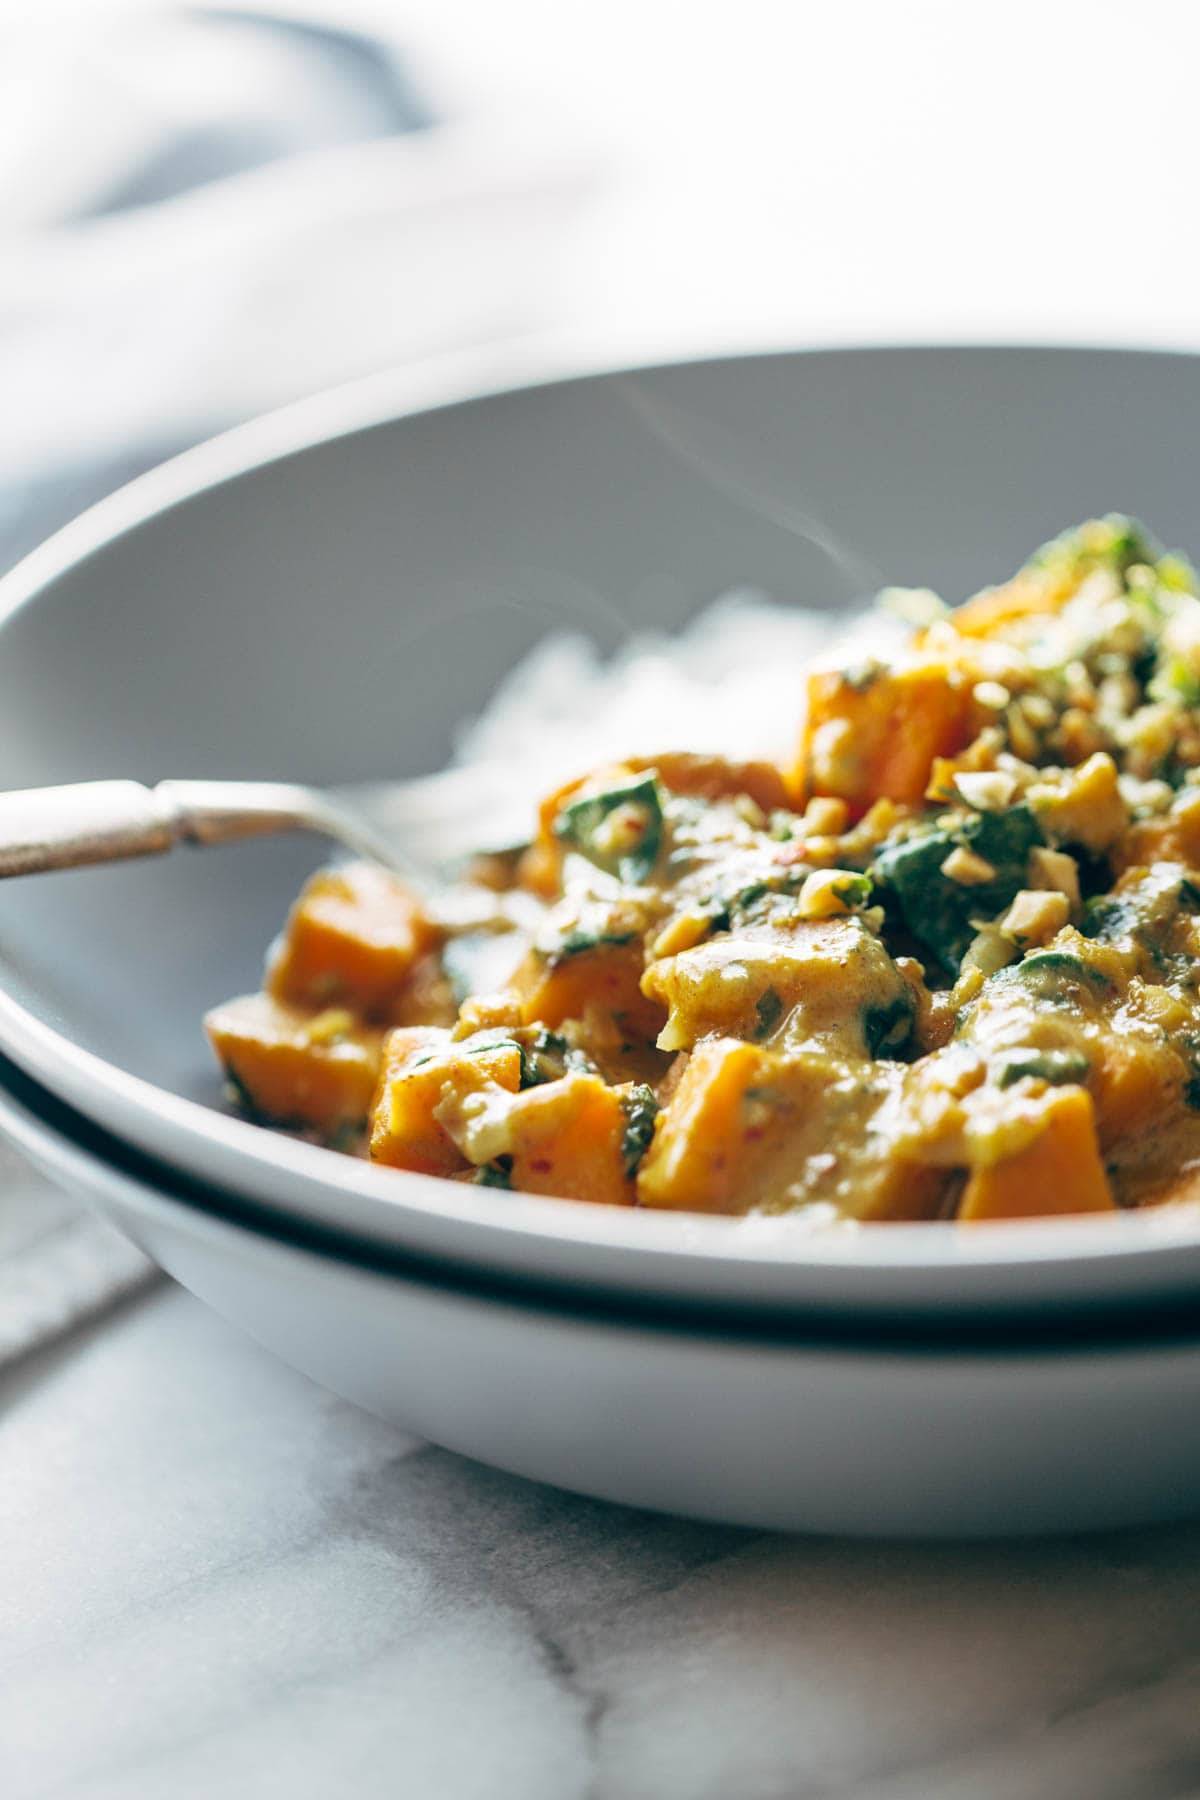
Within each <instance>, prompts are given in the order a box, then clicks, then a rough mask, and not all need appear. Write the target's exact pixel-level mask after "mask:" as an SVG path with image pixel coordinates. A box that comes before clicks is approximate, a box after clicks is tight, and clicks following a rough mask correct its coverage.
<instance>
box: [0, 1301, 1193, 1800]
mask: <svg viewBox="0 0 1200 1800" xmlns="http://www.w3.org/2000/svg"><path fill="white" fill-rule="evenodd" d="M0 1395H2V1397H3V1400H4V1415H3V1421H2V1423H0V1542H2V1543H3V1544H4V1546H5V1567H6V1574H5V1580H4V1594H3V1600H2V1602H0V1790H2V1791H3V1792H4V1794H5V1795H6V1796H7V1800H68V1797H70V1800H76V1797H79V1800H83V1797H86V1800H143V1797H145V1800H159V1797H160V1796H169V1797H170V1800H193V1797H194V1800H201V1797H203V1800H211V1797H212V1796H215V1795H221V1796H226V1795H232V1796H242V1795H247V1796H260V1795H262V1796H276V1795H278V1796H280V1797H283V1796H287V1800H309V1797H311V1800H324V1797H325V1796H332V1795H340V1794H349V1793H353V1794H354V1795H355V1796H356V1797H358V1800H375V1797H376V1796H391V1795H404V1796H405V1797H406V1800H424V1797H425V1796H430V1797H431V1800H432V1797H435V1796H436V1797H437V1800H476V1797H478V1800H506V1797H507V1796H512V1797H513V1800H543V1797H544V1800H774V1797H779V1800H791V1797H793V1796H796V1797H801V1796H802V1797H804V1800H840V1797H847V1796H854V1797H855V1800H959V1797H960V1796H970V1797H971V1800H975V1797H977V1796H984V1797H986V1800H993V1797H994V1800H1043V1797H1045V1796H1055V1797H1056V1800H1058V1797H1060V1796H1063V1797H1070V1796H1075V1795H1078V1796H1080V1797H1081V1800H1083V1797H1084V1796H1086V1797H1087V1800H1185V1797H1186V1796H1189V1795H1197V1794H1200V1526H1196V1527H1185V1528H1176V1529H1172V1530H1159V1531H1154V1532H1144V1533H1135V1534H1122V1535H1120V1536H1110V1537H1103V1538H1091V1539H1081V1540H1076V1541H1060V1542H1038V1543H1029V1544H1017V1545H1002V1546H995V1545H985V1546H974V1547H969V1546H968V1547H959V1546H945V1545H940V1546H939V1545H917V1546H913V1545H907V1546H893V1545H873V1544H853V1543H841V1542H834V1541H830V1540H811V1539H809V1540H805V1539H787V1538H774V1537H766V1536H761V1535H755V1534H751V1533H748V1532H742V1531H735V1530H722V1529H718V1528H714V1527H711V1526H702V1525H694V1524H687V1523H683V1522H680V1521H677V1520H671V1519H665V1518H658V1517H654V1516H650V1515H647V1514H641V1513H634V1512H628V1511H624V1510H622V1509H620V1508H616V1507H611V1506H604V1505H600V1504H597V1503H594V1502H590V1501H587V1500H582V1499H578V1498H575V1497H572V1496H569V1495H564V1494H560V1493H556V1492H554V1491H551V1490H549V1489H546V1488H539V1487H535V1486H533V1485H531V1484H529V1483H526V1482H522V1481H519V1480H516V1479H514V1478H511V1477H509V1476H505V1475H501V1474H497V1473H495V1472H493V1471H489V1470H486V1469H482V1468H479V1467H476V1466H474V1465H472V1464H470V1463H467V1462H464V1461H462V1460H461V1459H459V1458H457V1457H454V1456H450V1455H448V1454H446V1453H444V1452H442V1451H439V1450H436V1449H432V1448H430V1447H428V1446H425V1445H423V1444H421V1443H419V1442H417V1441H415V1440H412V1439H407V1438H405V1437H403V1436H402V1435H401V1434H399V1433H397V1432H396V1431H394V1430H393V1429H392V1428H390V1427H388V1426H386V1425H383V1424H381V1423H379V1422H378V1421H376V1420H374V1419H371V1418H369V1417H367V1416H366V1415H365V1414H362V1413H360V1412H357V1411H355V1410H354V1409H353V1408H351V1407H349V1406H347V1405H345V1404H343V1403H342V1402H340V1401H338V1400H336V1399H334V1398H332V1397H331V1396H329V1395H327V1394H324V1393H322V1392H320V1391H319V1390H318V1389H316V1388H314V1387H312V1386H311V1385H309V1384H308V1383H307V1382H305V1381H304V1380H303V1379H301V1378H300V1377H299V1376H297V1375H295V1374H293V1373H291V1372H290V1371H289V1370H287V1369H285V1368H284V1367H283V1366H281V1365H280V1364H278V1363H276V1362H275V1361H273V1360H272V1359H271V1358H269V1357H268V1356H266V1355H264V1354H263V1353H261V1352H260V1351H258V1350H257V1349H256V1348H255V1347H254V1346H253V1345H251V1344H250V1343H248V1342H247V1341H246V1340H245V1339H243V1338H242V1337H240V1336H239V1335H237V1334H235V1333H234V1332H233V1331H232V1330H230V1329H229V1328H228V1327H226V1326H225V1325H224V1324H223V1323H222V1322H221V1321H219V1320H217V1319H215V1318H213V1317H212V1316H210V1315H209V1314H207V1313H206V1312H204V1311H203V1310H202V1309H201V1308H200V1307H199V1306H198V1305H197V1304H196V1303H195V1302H193V1301H192V1300H190V1299H189V1298H187V1297H186V1296H184V1295H183V1294H181V1293H179V1292H178V1291H176V1290H167V1291H164V1292H160V1293H157V1294H155V1295H153V1296H152V1297H150V1298H149V1299H148V1300H145V1301H142V1302H139V1303H135V1304H134V1305H132V1306H130V1307H128V1308H127V1309H126V1310H125V1311H124V1312H123V1313H121V1314H119V1315H117V1316H116V1317H114V1318H112V1319H110V1320H109V1321H107V1322H106V1323H104V1324H103V1325H101V1326H99V1327H97V1328H96V1329H95V1330H93V1331H92V1332H91V1333H90V1334H89V1335H88V1336H87V1337H86V1338H84V1339H82V1340H79V1341H77V1342H76V1343H75V1344H74V1345H72V1346H70V1347H69V1348H64V1349H61V1350H59V1351H56V1352H52V1353H48V1354H47V1355H46V1356H44V1357H43V1358H42V1359H41V1360H40V1361H37V1362H34V1363H31V1364H29V1365H27V1366H26V1367H25V1368H24V1369H22V1370H19V1371H15V1372H13V1373H11V1374H10V1375H9V1376H8V1377H7V1379H6V1381H5V1382H4V1383H3V1384H2V1385H0ZM513 1404H514V1406H517V1405H536V1404H537V1396H536V1394H521V1395H516V1394H514V1396H513ZM1130 1453H1131V1454H1136V1445H1131V1446H1130Z"/></svg>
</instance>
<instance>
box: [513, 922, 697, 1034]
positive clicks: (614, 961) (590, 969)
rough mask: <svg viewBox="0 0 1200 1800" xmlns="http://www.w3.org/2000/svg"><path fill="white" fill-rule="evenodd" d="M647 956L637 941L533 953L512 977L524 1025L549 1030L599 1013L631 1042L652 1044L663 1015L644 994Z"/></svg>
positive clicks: (659, 1008)
mask: <svg viewBox="0 0 1200 1800" xmlns="http://www.w3.org/2000/svg"><path fill="white" fill-rule="evenodd" d="M644 967H645V957H644V953H643V950H642V946H641V944H640V943H639V942H636V941H634V942H631V943H628V944H603V943H601V944H597V945H596V947H595V948H594V949H589V950H576V951H572V952H570V953H568V954H564V955H562V956H547V955H545V954H544V952H542V951H540V950H531V951H530V952H529V955H528V956H527V957H526V958H525V960H524V961H523V962H522V963H521V966H520V967H519V968H518V969H517V971H516V973H515V975H514V976H513V984H512V985H513V991H514V993H515V994H516V995H517V998H518V1002H519V1004H520V1008H521V1022H522V1024H525V1025H546V1026H548V1027H549V1028H550V1029H551V1030H553V1029H554V1028H555V1027H556V1026H558V1025H561V1024H562V1022H563V1020H564V1019H582V1018H583V1017H584V1016H585V1014H586V1013H587V1012H588V1010H589V1009H590V1008H597V1009H599V1010H600V1011H602V1012H603V1013H604V1014H605V1015H606V1016H610V1017H611V1018H613V1019H614V1020H615V1021H616V1024H617V1026H618V1028H619V1029H620V1031H621V1032H622V1033H624V1034H625V1035H626V1036H627V1037H628V1038H629V1039H630V1041H632V1042H639V1043H648V1044H652V1043H653V1042H654V1040H655V1038H656V1037H657V1036H658V1034H659V1032H660V1031H661V1030H662V1027H663V1024H664V1022H665V1020H666V1016H667V1015H666V1011H665V1008H663V1007H662V1006H661V1005H660V1004H659V1002H658V1001H657V1000H656V999H651V998H648V997H647V996H646V995H645V994H643V993H642V973H643V969H644Z"/></svg>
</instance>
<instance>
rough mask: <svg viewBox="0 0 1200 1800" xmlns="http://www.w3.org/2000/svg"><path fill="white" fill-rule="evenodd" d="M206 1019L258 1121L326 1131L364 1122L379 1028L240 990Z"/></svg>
mask: <svg viewBox="0 0 1200 1800" xmlns="http://www.w3.org/2000/svg"><path fill="white" fill-rule="evenodd" d="M204 1023H205V1029H206V1030H207V1032H208V1035H209V1038H210V1040H211V1042H212V1046H213V1049H214V1050H215V1051H216V1054H217V1057H218V1060H219V1061H220V1063H221V1065H222V1067H223V1068H224V1069H225V1071H226V1073H227V1074H228V1076H229V1078H230V1081H231V1082H232V1084H233V1085H234V1086H235V1087H236V1088H237V1089H238V1091H239V1093H240V1095H241V1096H242V1098H243V1101H244V1103H245V1104H246V1105H247V1106H248V1107H250V1108H252V1109H253V1110H254V1112H256V1113H258V1114H260V1115H261V1116H262V1118H264V1119H266V1120H270V1121H271V1122H272V1123H273V1124H277V1125H288V1126H293V1127H297V1128H304V1129H308V1130H312V1131H319V1132H321V1133H322V1134H323V1135H325V1136H332V1135H333V1134H334V1133H335V1132H337V1131H338V1130H340V1129H341V1128H343V1127H345V1126H351V1125H356V1126H357V1125H362V1124H364V1123H365V1122H366V1118H367V1114H368V1112H369V1111H370V1106H371V1097H372V1094H373V1093H374V1089H375V1083H376V1080H377V1078H378V1075H379V1065H380V1052H381V1045H382V1033H381V1032H378V1031H375V1030H372V1029H371V1028H370V1027H368V1026H363V1025H362V1024H360V1023H359V1021H358V1020H356V1019H355V1018H354V1016H353V1014H351V1013H349V1012H347V1011H344V1010H339V1009H336V1008H334V1009H329V1010H327V1011H325V1012H322V1013H316V1014H312V1013H309V1012H305V1011H302V1010H301V1009H300V1008H298V1007H294V1006H287V1005H285V1004H284V1003H283V1002H282V1001H279V1000H274V999H272V998H271V996H270V995H269V994H246V995H244V996H243V997H242V998H241V999H240V1000H230V1001H228V1002H227V1003H226V1004H225V1005H224V1006H215V1007H214V1008H213V1010H212V1011H211V1012H210V1013H209V1014H208V1016H207V1018H206V1019H205V1021H204Z"/></svg>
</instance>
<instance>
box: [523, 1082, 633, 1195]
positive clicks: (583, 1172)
mask: <svg viewBox="0 0 1200 1800" xmlns="http://www.w3.org/2000/svg"><path fill="white" fill-rule="evenodd" d="M625 1123H626V1120H625V1112H624V1108H623V1106H622V1103H621V1093H620V1090H619V1089H617V1088H611V1087H606V1086H605V1084H604V1082H603V1081H601V1080H600V1079H599V1077H598V1076H596V1075H582V1074H580V1075H568V1076H566V1077H565V1078H564V1079H563V1080H562V1081H554V1082H549V1083H547V1084H546V1086H544V1087H536V1088H529V1089H527V1090H526V1092H525V1093H523V1094H522V1095H521V1097H520V1099H519V1100H516V1101H514V1103H513V1106H512V1110H511V1112H510V1114H509V1145H510V1151H511V1155H512V1159H513V1160H512V1185H513V1187H514V1188H518V1189H520V1190H521V1191H522V1192H523V1193H527V1194H557V1195H558V1196H559V1197H560V1198H561V1199H564V1200H590V1201H592V1202H594V1203H595V1204H598V1205H601V1206H631V1205H632V1204H633V1182H632V1180H631V1179H630V1178H629V1177H628V1176H627V1175H626V1173H625V1161H624V1155H623V1150H622V1144H623V1139H624V1135H625Z"/></svg>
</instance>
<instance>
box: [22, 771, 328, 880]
mask: <svg viewBox="0 0 1200 1800" xmlns="http://www.w3.org/2000/svg"><path fill="white" fill-rule="evenodd" d="M322 829H325V827H324V824H323V821H318V819H317V818H316V817H315V816H314V809H313V797H312V795H311V794H310V793H309V792H308V791H307V790H306V789H304V788H296V787H292V786H289V785H288V784H287V783H285V782H250V781H245V782H242V781H160V782H159V784H158V786H157V787H153V788H151V787H145V786H143V785H142V783H141V782H140V781H79V782H72V783H71V784H70V785H69V786H66V787H45V788H22V789H19V790H16V791H14V792H11V793H7V794H3V793H0V878H3V877H4V876H8V875H36V874H40V873H43V872H45V871H47V870H51V869H78V868H83V867H84V866H85V865H86V864H88V863H107V862H123V861H125V860H126V859H127V858H129V857H135V856H161V855H163V854H164V853H165V852H166V851H168V850H173V849H174V848H175V846H176V845H177V844H182V843H194V844H221V843H228V842H231V841H232V840H234V839H238V838H245V837H258V836H262V835H264V834H270V833H273V832H277V831H296V830H318V831H319V830H322Z"/></svg>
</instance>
